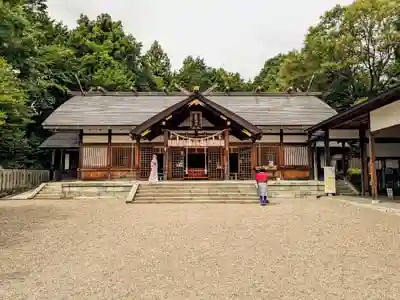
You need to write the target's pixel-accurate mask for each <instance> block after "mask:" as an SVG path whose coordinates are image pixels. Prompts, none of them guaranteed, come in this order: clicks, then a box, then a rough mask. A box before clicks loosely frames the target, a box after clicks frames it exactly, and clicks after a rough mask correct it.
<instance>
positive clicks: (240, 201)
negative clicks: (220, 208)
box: [131, 198, 259, 204]
mask: <svg viewBox="0 0 400 300" xmlns="http://www.w3.org/2000/svg"><path fill="white" fill-rule="evenodd" d="M131 203H136V204H141V203H142V204H161V203H166V204H167V203H171V204H173V203H198V204H199V203H200V204H201V203H204V204H206V203H210V204H212V203H215V204H218V203H237V204H256V203H259V201H258V200H253V199H248V200H247V199H207V198H195V199H187V198H184V199H180V198H171V199H165V200H160V199H158V200H144V199H143V200H135V201H133V202H131Z"/></svg>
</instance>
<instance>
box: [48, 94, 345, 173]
mask: <svg viewBox="0 0 400 300" xmlns="http://www.w3.org/2000/svg"><path fill="white" fill-rule="evenodd" d="M319 95H320V94H318V93H262V92H253V93H252V92H250V93H244V92H231V93H223V92H209V93H207V92H205V93H200V92H193V93H184V92H179V93H172V92H171V93H162V92H149V93H134V92H105V91H104V92H89V93H85V94H83V93H74V96H73V97H72V98H71V99H69V100H68V101H66V102H65V103H63V104H62V105H61V106H60V107H58V108H57V109H56V110H55V111H54V112H53V113H52V114H51V115H50V116H49V117H48V118H47V119H46V120H45V121H44V122H43V124H42V125H43V127H44V128H45V129H47V130H49V131H51V132H52V133H53V134H52V136H50V137H49V138H48V139H47V140H46V141H45V142H44V143H43V144H42V145H41V147H42V148H48V149H52V153H53V155H52V168H53V170H56V171H58V174H59V176H60V177H59V178H61V179H63V178H64V179H65V178H69V179H72V178H76V179H81V180H95V179H120V178H134V179H138V180H139V179H147V178H148V176H149V174H150V161H151V159H152V156H153V154H156V155H157V158H158V165H159V170H158V173H159V177H160V180H184V179H187V180H189V179H207V180H250V179H252V178H253V176H254V171H253V170H254V168H255V167H259V166H266V165H269V166H271V170H273V172H272V173H273V174H272V175H273V177H277V178H279V179H284V180H293V179H309V178H315V176H318V172H316V169H317V168H320V164H319V163H317V162H319V161H323V158H321V157H322V156H321V155H322V154H321V153H323V149H324V144H323V143H322V144H319V143H318V142H312V141H311V139H310V136H309V135H308V133H307V131H306V129H308V128H310V127H312V126H315V125H316V124H318V123H320V122H322V121H324V120H326V119H328V118H331V117H333V116H335V115H336V114H337V113H336V111H335V110H334V109H332V108H331V107H330V106H329V105H327V104H326V103H324V102H323V101H322V100H321V99H319V98H318V96H319ZM333 134H334V133H331V136H330V138H331V139H334V136H333ZM326 146H327V145H326V144H325V148H326ZM328 147H329V148H330V153H331V154H332V155H333V154H334V153H335V151H339V152H340V151H341V149H342V148H343V147H346V145H344V144H343V145H342V144H341V143H338V142H335V141H331V142H329V144H328ZM335 149H336V150H335Z"/></svg>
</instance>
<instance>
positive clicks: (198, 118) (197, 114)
mask: <svg viewBox="0 0 400 300" xmlns="http://www.w3.org/2000/svg"><path fill="white" fill-rule="evenodd" d="M202 125H203V124H202V114H201V111H191V112H190V128H192V129H201V128H202Z"/></svg>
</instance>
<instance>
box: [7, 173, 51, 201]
mask: <svg viewBox="0 0 400 300" xmlns="http://www.w3.org/2000/svg"><path fill="white" fill-rule="evenodd" d="M49 177H50V172H49V171H47V170H10V169H2V170H0V197H3V196H6V195H9V194H12V193H14V192H19V191H23V190H26V189H30V188H33V187H35V186H37V185H39V184H40V183H42V182H45V181H48V180H49Z"/></svg>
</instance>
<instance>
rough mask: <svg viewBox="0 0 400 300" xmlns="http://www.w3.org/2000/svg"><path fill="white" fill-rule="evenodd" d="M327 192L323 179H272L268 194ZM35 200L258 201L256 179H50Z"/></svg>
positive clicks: (287, 195)
mask: <svg viewBox="0 0 400 300" xmlns="http://www.w3.org/2000/svg"><path fill="white" fill-rule="evenodd" d="M321 193H323V183H321V182H319V181H285V180H282V181H271V182H270V183H269V184H268V197H269V198H270V199H271V200H272V201H273V199H276V198H282V199H294V198H299V199H306V198H308V197H316V196H317V195H319V194H321ZM33 199H38V200H41V199H54V200H57V199H65V200H71V199H76V200H78V199H85V200H87V199H110V200H111V199H112V200H124V201H125V202H127V203H258V195H257V188H256V185H255V182H254V181H162V182H159V183H157V184H151V185H150V184H148V183H147V182H137V181H97V182H96V181H92V182H90V181H73V182H48V183H46V184H45V185H44V187H43V188H41V189H40V190H39V191H38V193H37V194H35V195H34V196H33Z"/></svg>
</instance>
